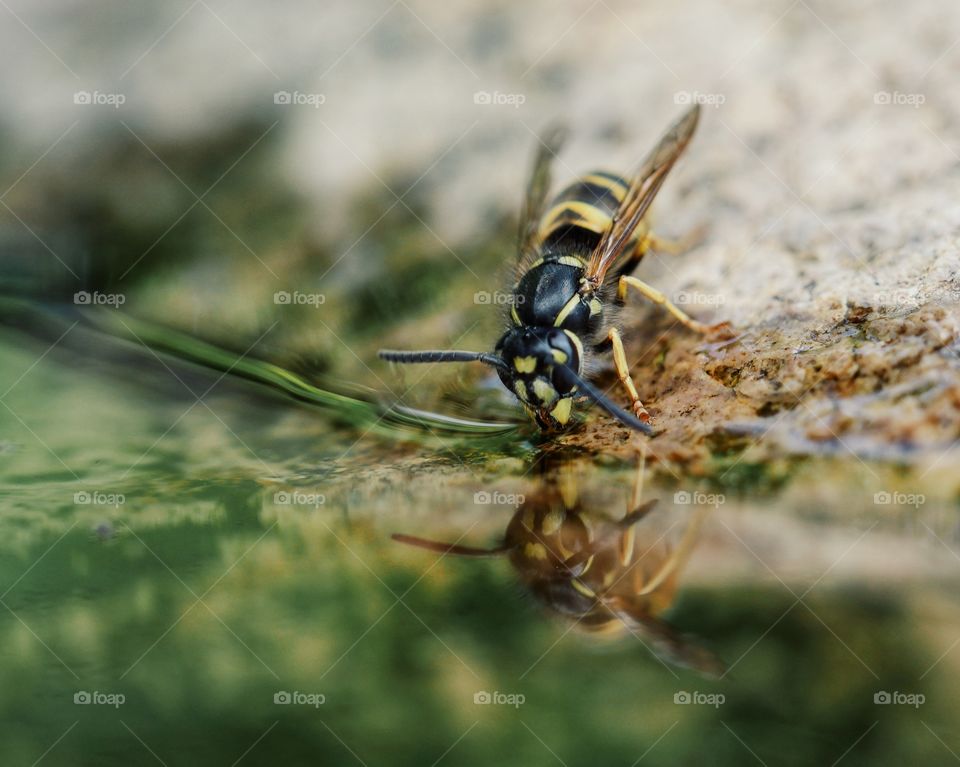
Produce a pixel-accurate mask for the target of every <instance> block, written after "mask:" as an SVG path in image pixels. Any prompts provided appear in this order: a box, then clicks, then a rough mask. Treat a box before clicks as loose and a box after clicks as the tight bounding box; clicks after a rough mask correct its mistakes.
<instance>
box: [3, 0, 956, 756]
mask: <svg viewBox="0 0 960 767" xmlns="http://www.w3.org/2000/svg"><path fill="white" fill-rule="evenodd" d="M0 19H2V20H3V23H2V24H0V57H2V60H3V63H4V65H5V66H4V71H5V72H6V73H7V74H6V76H5V77H4V78H2V80H0V99H2V103H3V104H4V107H5V108H4V109H3V113H2V115H0V150H2V151H0V253H2V257H0V287H2V297H0V528H2V533H3V534H2V535H0V549H2V556H0V607H2V608H3V609H0V638H2V641H0V648H2V649H0V669H2V672H0V673H2V678H3V680H4V684H3V685H2V692H0V726H2V727H3V730H4V737H3V742H4V747H3V750H4V753H5V763H10V764H21V763H23V764H36V763H38V762H39V763H42V764H44V765H48V764H49V765H55V764H63V765H74V764H77V765H79V764H97V765H104V764H140V763H144V764H148V763H153V762H155V761H159V762H160V763H163V764H171V765H172V764H179V763H196V762H201V763H204V764H207V763H209V764H220V763H223V764H236V763H240V764H256V763H268V762H269V763H274V762H276V761H278V760H280V761H285V762H289V763H292V764H297V763H301V762H306V761H307V760H310V761H317V760H321V761H324V762H328V761H329V762H336V763H350V762H358V763H361V764H368V765H375V764H411V765H414V764H437V763H442V764H485V763H490V762H492V761H497V762H504V763H509V764H514V763H516V764H552V763H554V762H559V763H561V764H566V765H578V764H588V763H590V764H592V763H595V762H596V761H597V760H598V759H599V760H601V761H603V762H604V763H610V764H615V763H624V764H636V763H643V764H674V763H684V762H688V761H693V760H703V759H709V760H710V761H711V762H713V763H722V764H742V763H744V762H750V761H752V760H757V761H759V762H761V763H764V764H781V763H786V764H812V763H816V764H820V763H836V762H838V761H842V763H843V764H857V763H870V764H884V763H890V764H900V763H904V762H906V761H909V762H911V763H916V762H919V761H921V760H923V761H924V762H926V763H936V764H939V763H950V762H951V761H952V759H955V758H956V753H960V732H958V731H957V728H956V724H955V722H956V720H957V714H958V709H957V702H956V696H955V695H954V693H953V689H954V687H955V684H954V683H955V680H956V674H957V673H958V671H960V667H958V664H960V650H957V649H956V646H957V645H958V644H960V612H958V609H957V605H956V599H955V594H956V587H957V585H958V580H960V578H958V575H960V569H958V568H960V531H958V526H957V522H956V511H957V502H958V498H960V485H958V483H957V480H956V468H957V452H956V450H955V447H954V446H955V443H956V439H957V436H958V434H960V376H958V360H960V356H958V347H957V310H956V309H957V301H958V298H960V292H958V291H960V288H958V286H957V285H956V280H955V274H956V270H957V255H956V254H957V234H958V231H960V202H958V200H957V195H956V188H957V180H958V175H960V138H958V126H960V103H958V101H957V99H956V96H955V88H954V87H953V86H954V85H955V83H956V78H957V76H958V74H960V72H958V70H960V9H958V7H957V6H955V5H953V4H950V3H947V2H945V0H920V2H918V3H915V4H913V5H911V6H910V7H909V8H907V7H905V6H903V5H902V4H898V3H894V2H892V0H890V1H887V0H864V1H862V2H861V1H859V0H858V1H856V2H850V3H845V4H843V5H842V7H838V6H835V5H831V4H827V3H822V2H808V0H795V1H794V2H787V1H784V2H780V3H776V4H771V3H761V2H757V1H755V0H742V1H741V0H738V1H737V2H734V3H726V4H722V5H719V4H712V3H707V2H704V1H703V0H679V2H672V3H664V2H647V3H637V2H625V1H622V0H597V1H596V2H593V3H592V4H591V3H589V2H587V3H582V4H573V3H571V4H566V5H559V6H558V5H557V4H555V3H554V4H550V3H545V2H533V3H525V4H512V3H506V2H495V1H488V2H481V1H480V0H462V1H458V2H448V3H445V4H443V5H442V7H441V6H439V5H436V4H428V3H423V2H413V1H412V0H395V2H388V1H387V0H384V1H383V2H362V3H348V2H324V3H321V4H310V3H304V2H299V1H296V0H284V1H282V2H278V3H273V4H270V5H269V6H267V5H265V4H257V3H253V2H246V0H243V1H236V0H235V1H234V2H223V1H222V0H196V1H195V2H190V0H178V2H170V3H164V4H145V3H139V4H137V3H134V4H122V5H118V4H116V3H106V2H100V1H99V0H86V1H85V2H83V3H81V2H70V1H69V0H58V1H57V2H53V1H49V2H48V1H46V0H29V1H28V0H0ZM694 102H697V103H701V104H702V105H703V115H702V119H701V123H700V127H699V129H698V134H697V136H696V138H695V140H694V142H693V144H692V145H691V148H690V150H689V152H688V153H687V155H685V157H684V159H683V161H682V162H681V163H680V165H679V166H678V168H677V170H676V171H674V174H673V175H672V176H671V179H670V181H669V182H668V183H667V185H666V186H665V188H664V191H663V193H662V194H661V195H660V197H659V198H658V202H657V206H656V211H655V216H656V218H655V221H656V226H657V228H658V231H660V232H662V233H663V234H665V235H668V236H679V235H682V234H683V233H684V232H687V231H690V230H692V229H694V228H695V227H696V226H698V225H701V224H706V225H707V226H708V235H707V237H706V240H705V241H704V243H703V244H702V245H700V246H699V247H698V248H696V250H695V251H694V252H692V253H690V254H688V255H684V256H678V257H674V256H663V257H659V256H656V255H655V254H654V255H651V257H650V258H649V259H648V262H647V263H645V264H644V266H643V269H644V273H643V275H642V277H643V279H645V280H648V281H650V282H652V283H654V284H656V285H657V286H658V287H661V288H663V289H664V290H665V291H666V292H667V293H668V294H670V295H672V296H674V297H675V300H677V298H676V297H677V296H686V297H688V299H689V301H688V302H689V303H693V304H695V305H694V306H691V307H690V310H691V313H693V314H695V315H696V316H698V317H699V316H703V317H704V318H708V319H711V320H713V319H726V320H729V321H730V322H731V323H733V325H734V326H735V327H737V328H740V329H744V330H745V331H746V334H745V336H744V338H743V339H742V340H741V341H739V342H738V345H737V346H735V347H734V348H731V349H710V350H708V353H707V355H706V357H704V356H703V353H702V350H701V349H700V348H699V346H698V344H699V342H698V341H697V340H696V339H690V338H686V337H684V336H683V334H682V333H678V331H677V329H676V328H673V329H671V327H670V325H669V323H668V322H667V321H666V320H665V319H664V318H662V317H661V316H660V314H658V313H657V312H656V311H655V310H651V309H650V308H649V307H643V306H639V307H637V308H635V309H633V310H631V311H630V312H628V314H627V319H626V320H625V327H626V328H627V329H628V330H630V331H633V332H632V335H630V337H629V338H628V346H629V348H630V349H631V353H632V358H636V359H637V360H638V363H637V364H638V366H639V368H638V371H639V372H640V373H642V375H639V376H638V381H639V382H641V390H642V391H641V393H642V394H643V395H644V399H645V400H647V399H649V400H651V401H652V402H655V403H658V407H659V409H658V410H655V411H654V415H655V417H657V418H658V419H659V420H660V421H661V422H662V423H664V424H666V425H668V427H669V429H668V433H667V434H666V435H665V436H664V438H663V439H661V440H654V441H652V442H651V453H650V455H648V459H647V463H646V464H644V465H646V466H647V468H648V472H647V473H648V476H647V481H646V485H645V488H644V492H645V497H650V498H657V499H658V501H659V503H658V514H659V515H658V516H656V517H651V518H649V519H644V520H643V521H642V522H641V523H640V525H639V526H638V528H637V530H638V540H639V541H641V543H638V544H637V546H638V548H637V552H638V554H637V555H638V556H639V557H640V558H643V557H645V556H647V552H648V551H654V550H656V551H660V550H661V548H663V547H664V546H666V550H667V551H673V550H676V549H677V548H678V547H679V546H680V541H681V540H682V539H683V531H684V530H686V529H688V528H689V526H690V524H691V519H692V516H691V515H692V514H693V513H694V507H697V508H702V509H706V510H710V511H709V514H708V515H707V516H706V519H705V521H704V522H703V524H702V527H701V528H700V530H699V534H698V536H697V545H696V547H695V549H694V550H693V553H692V554H691V555H690V557H689V561H688V562H686V563H685V566H684V567H682V568H681V569H680V572H679V577H678V583H676V582H672V583H671V584H670V588H671V589H673V591H670V592H669V594H668V595H665V596H662V598H659V599H655V600H651V604H653V603H655V605H654V606H650V605H647V602H643V604H644V609H647V608H648V607H649V609H650V610H651V611H652V613H656V615H658V616H659V615H660V612H661V611H663V612H664V615H665V616H666V617H665V618H664V619H665V620H668V621H669V622H670V624H672V625H673V626H674V627H675V629H676V632H677V633H678V635H683V636H688V637H691V641H694V642H695V643H696V644H697V645H698V646H699V645H701V644H702V645H703V646H704V647H705V648H709V651H710V653H711V654H713V655H715V656H716V657H717V658H719V659H720V660H721V661H722V663H723V666H724V669H725V670H724V671H721V672H719V673H715V674H714V675H713V677H712V678H708V677H706V676H704V675H702V674H699V673H697V670H696V669H690V668H684V667H683V664H682V663H679V664H678V663H677V662H676V660H677V659H676V658H673V659H671V658H669V657H665V655H669V653H664V652H662V651H661V650H662V648H660V647H659V646H658V642H657V641H655V639H653V638H652V635H651V634H649V633H646V631H647V629H650V626H651V625H653V624H649V625H647V626H646V628H638V627H637V626H633V627H632V629H631V630H627V631H625V632H623V631H621V633H622V634H624V636H621V637H620V638H619V639H611V640H608V641H602V642H597V641H596V638H595V637H590V636H584V635H583V632H581V631H576V630H573V626H572V624H571V621H570V620H569V619H568V618H563V617H562V616H559V615H557V614H556V610H553V609H550V607H549V605H547V606H545V605H543V604H540V603H538V601H537V600H536V599H535V598H534V597H533V596H532V594H531V591H530V589H529V588H528V587H527V586H528V584H527V585H525V583H526V582H525V581H524V576H523V571H522V569H521V570H519V571H518V569H517V567H516V566H515V564H511V563H510V562H508V561H507V560H506V559H503V558H499V559H496V558H495V559H484V560H467V559H460V558H456V557H452V556H440V555H439V554H437V553H434V552H429V551H425V550H422V549H421V550H418V549H415V548H410V547H404V546H402V545H400V544H398V543H396V542H394V541H391V539H390V536H391V534H392V533H396V532H402V533H407V534H411V535H419V536H425V537H428V538H431V539H435V540H441V541H451V542H453V541H459V542H460V543H461V544H464V545H471V546H492V545H495V544H496V543H497V542H498V541H499V540H501V539H502V538H503V536H504V534H505V532H504V531H505V529H506V528H507V525H508V522H509V521H510V520H511V518H512V517H513V516H514V514H517V513H520V512H518V509H519V510H520V511H521V512H522V511H523V510H524V509H525V508H527V507H525V506H524V503H525V499H530V498H532V499H538V498H539V497H540V495H541V494H542V493H543V488H544V487H545V486H547V487H548V486H550V483H551V482H553V481H554V478H555V476H556V473H557V472H558V471H559V472H565V471H566V470H567V469H565V468H562V467H567V466H574V467H575V468H576V472H575V475H574V476H575V479H574V480H573V484H574V485H576V486H577V487H578V488H579V492H580V493H581V494H582V496H583V498H584V500H583V508H582V509H580V511H578V512H577V513H576V514H574V513H573V512H571V511H570V509H568V508H566V507H562V506H557V503H559V501H557V499H555V498H554V499H553V500H552V501H550V502H549V503H548V504H547V506H546V507H542V508H545V510H547V511H549V510H551V509H554V510H558V511H561V510H562V511H563V513H564V514H566V515H567V517H577V518H578V519H579V514H580V512H581V511H589V512H590V513H591V514H595V515H599V517H600V518H602V519H607V520H617V519H620V518H621V517H622V515H623V514H624V513H625V510H626V509H628V508H629V503H630V502H629V499H630V494H631V492H632V487H633V484H634V482H635V475H636V470H637V464H638V461H639V462H641V463H642V461H641V459H640V458H638V456H637V453H636V450H635V445H634V444H633V443H632V442H629V441H627V440H625V439H623V437H622V435H623V432H622V430H614V431H611V430H610V429H609V428H605V424H604V421H603V420H602V419H594V420H592V421H591V422H590V424H588V426H587V427H585V429H584V430H583V431H581V432H578V433H575V434H573V435H572V436H571V437H569V438H565V439H564V440H561V442H563V444H564V447H565V448H569V449H570V451H571V452H569V453H568V452H562V453H561V454H560V455H559V464H560V466H561V468H560V469H557V468H555V466H556V464H555V463H551V466H552V467H554V468H550V469H547V468H544V466H543V463H542V460H541V459H542V457H543V454H544V453H549V454H552V453H553V452H554V449H555V446H553V445H552V444H550V443H541V442H539V441H538V440H537V437H536V436H535V435H533V434H531V433H530V431H529V430H527V429H525V427H520V428H519V430H518V429H514V428H513V426H512V423H513V421H514V420H516V419H517V416H516V413H515V409H514V407H513V405H512V403H511V402H510V400H509V397H508V396H506V395H505V394H503V393H502V392H500V390H499V388H498V383H497V382H496V381H495V380H491V377H490V376H488V375H487V373H486V371H484V370H473V369H459V366H452V367H456V368H457V369H452V367H448V368H446V369H440V367H436V366H431V368H429V369H426V368H424V369H413V370H407V371H399V370H391V369H390V368H389V367H388V366H386V365H384V364H383V363H381V362H379V361H378V360H377V359H376V350H377V348H379V347H382V346H389V347H394V348H432V347H454V346H455V347H460V348H470V349H488V348H490V347H491V346H492V344H493V342H494V341H495V339H496V337H497V336H498V334H499V333H500V332H501V331H500V329H501V311H502V307H500V306H498V305H497V304H498V299H497V296H498V295H500V294H499V293H498V291H501V290H503V288H504V285H506V284H508V281H509V279H510V276H511V274H512V266H513V263H514V249H515V231H516V225H517V220H516V219H517V213H518V210H519V206H520V201H521V199H522V193H523V186H524V183H525V176H526V172H527V167H528V164H529V162H530V159H531V156H532V153H533V151H534V148H535V147H536V144H537V135H538V134H540V133H541V132H542V131H543V130H544V129H545V128H546V126H548V125H550V124H553V123H555V122H558V121H560V122H565V123H567V124H568V125H569V126H570V127H571V140H570V142H569V144H568V146H567V147H566V148H565V150H564V153H563V155H562V157H561V159H560V161H559V162H558V163H557V166H556V168H555V173H556V177H557V180H558V182H564V181H567V180H569V179H571V178H573V177H574V176H575V175H576V174H577V173H580V172H582V171H584V170H587V169H591V168H595V167H602V168H607V169H612V170H616V171H621V172H623V171H626V170H627V169H629V168H631V167H633V166H634V165H635V164H636V163H637V161H638V160H639V158H640V157H642V155H643V153H644V152H645V151H646V150H647V149H648V148H649V147H650V146H651V145H652V143H653V142H654V141H655V140H656V138H657V137H658V136H659V135H660V133H661V132H662V131H663V130H664V128H665V127H666V126H667V125H668V124H669V123H670V122H671V121H672V120H673V119H674V118H675V116H676V115H678V114H679V113H680V112H681V111H682V110H683V109H685V108H686V107H687V105H689V104H691V103H694ZM690 297H692V298H690ZM679 300H681V301H682V300H683V299H679ZM705 360H706V361H705ZM704 370H706V373H704V372H703V371H704ZM251 381H253V383H251ZM291 397H292V399H291ZM293 399H299V400H301V402H302V403H303V402H305V403H306V404H297V403H295V402H294V401H293ZM794 400H796V401H794ZM394 402H399V403H402V404H403V405H405V406H408V407H411V408H417V409H420V408H423V409H428V410H431V411H437V412H443V413H447V414H450V415H451V416H454V417H458V418H461V419H465V418H471V419H476V420H477V423H476V424H474V425H472V426H469V427H467V426H464V425H463V424H460V423H459V422H458V425H456V427H455V428H454V427H451V428H450V433H449V434H448V433H446V432H444V431H443V428H442V427H443V423H442V422H441V421H432V422H427V425H425V426H424V425H422V424H421V425H420V426H418V427H416V428H400V427H399V426H398V425H397V421H396V419H394V420H390V419H389V418H385V417H384V411H383V409H382V408H383V407H384V403H394ZM315 405H320V407H314V406H315ZM498 424H499V425H498ZM606 426H609V424H607V425H606ZM566 500H568V499H567V498H566V497H565V501H566ZM551 504H552V505H551ZM537 508H541V507H539V506H538V507H537ZM698 524H699V523H698ZM643 541H646V542H647V543H642V542H643ZM651 556H653V555H651ZM658 556H659V555H658ZM664 556H667V555H664ZM668 558H669V557H668ZM647 561H648V562H649V561H650V560H647ZM657 561H659V560H657ZM658 620H659V618H658ZM651 651H653V652H651ZM688 665H689V664H688ZM487 693H489V700H490V701H491V702H490V703H486V702H485V700H486V698H485V697H484V696H485V694H487ZM495 693H499V694H500V696H499V697H497V696H496V695H495ZM478 696H479V697H478ZM520 698H522V701H520ZM121 699H122V700H121ZM508 699H509V701H510V702H505V701H508Z"/></svg>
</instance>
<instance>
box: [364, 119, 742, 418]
mask: <svg viewBox="0 0 960 767" xmlns="http://www.w3.org/2000/svg"><path fill="white" fill-rule="evenodd" d="M699 116H700V107H699V105H694V106H693V107H692V108H691V109H689V110H688V111H687V112H686V113H685V114H684V115H683V116H682V117H681V118H680V119H679V120H678V121H677V122H676V123H675V124H674V125H673V126H672V127H671V128H670V129H669V130H668V131H667V132H666V133H665V134H664V135H663V137H662V138H661V139H660V141H659V142H658V143H657V145H656V146H655V147H654V149H653V151H651V152H650V154H649V155H647V157H646V159H645V160H644V161H643V163H642V164H641V165H640V167H639V169H638V170H637V172H636V173H635V174H634V175H633V177H632V179H631V180H628V179H626V178H623V177H621V176H618V175H616V174H613V173H606V172H599V171H598V172H594V173H589V174H587V175H585V176H583V177H581V178H578V179H576V180H575V181H574V182H573V183H571V184H569V185H568V186H567V187H566V188H564V189H562V190H561V191H560V192H559V193H558V194H557V195H555V196H554V197H553V198H552V199H549V198H548V195H549V190H550V176H551V173H550V165H551V162H552V160H553V158H554V156H555V155H556V154H557V152H558V151H559V150H560V148H561V146H562V144H563V139H564V131H563V130H561V129H554V130H551V131H549V132H548V133H547V134H546V135H545V136H544V137H543V138H541V142H540V143H541V146H540V149H539V151H538V152H537V155H536V159H535V161H534V164H533V170H532V172H531V174H530V179H529V182H528V184H527V194H526V200H525V204H524V210H523V215H522V216H521V221H520V246H519V250H520V258H519V267H518V274H519V278H518V279H517V281H516V284H515V286H514V288H513V301H512V302H511V309H510V327H509V329H508V330H507V331H506V332H505V333H504V334H503V336H502V337H501V338H500V340H499V341H498V342H497V344H496V347H495V348H494V351H493V353H486V352H469V351H453V350H446V351H414V352H406V351H391V350H381V351H380V357H381V358H382V359H385V360H388V361H391V362H404V363H414V362H482V363H484V364H487V365H491V366H493V367H494V368H496V370H497V373H498V374H499V376H500V380H501V381H502V382H503V385H504V386H506V387H507V389H509V390H510V391H511V392H513V393H514V394H515V395H516V396H517V398H518V399H519V400H520V403H521V404H522V405H523V407H524V409H525V410H526V411H527V413H528V414H529V415H530V416H531V417H532V418H533V419H534V420H535V421H536V423H537V425H538V426H540V428H541V429H543V430H544V431H557V430H560V429H563V428H564V427H566V426H567V425H568V424H569V423H570V420H571V410H572V406H573V402H574V399H576V398H585V399H586V400H589V401H591V402H592V403H594V404H596V405H598V406H599V407H601V408H603V409H604V410H605V411H606V412H607V413H609V414H610V415H611V416H613V417H614V418H615V419H616V420H618V421H619V422H620V423H622V424H624V425H626V426H629V427H631V428H633V429H636V430H638V431H641V432H643V433H645V434H652V433H653V430H652V428H651V426H650V424H649V420H650V416H649V414H648V413H647V410H646V408H644V406H643V403H642V402H641V401H640V396H639V394H638V393H637V388H636V386H635V385H634V383H633V380H632V378H631V377H630V367H629V364H628V363H627V357H626V353H625V351H624V347H623V340H622V337H621V333H620V330H619V329H618V328H617V327H616V324H615V322H614V319H615V317H614V316H613V315H615V314H616V309H617V308H619V307H620V306H622V305H623V303H624V301H625V300H626V294H627V291H628V290H629V289H630V288H634V289H635V290H637V291H638V292H639V293H640V294H641V295H643V296H645V297H646V298H648V299H650V300H651V301H653V302H654V303H656V304H659V305H661V306H662V307H663V308H664V309H666V310H667V311H668V312H670V314H672V315H673V316H674V317H675V318H676V319H677V320H678V321H679V322H680V323H682V324H683V325H684V326H686V327H687V328H690V329H691V330H694V331H696V332H698V333H705V332H708V331H712V330H717V329H720V328H725V327H726V324H725V323H721V324H719V325H713V326H707V325H704V324H703V323H700V322H697V321H696V320H694V319H693V318H691V317H690V316H688V315H687V314H686V313H685V312H683V311H682V310H681V309H680V308H679V307H677V306H675V305H674V304H673V303H671V302H670V301H669V300H668V299H667V297H666V296H665V295H664V294H663V293H661V292H660V291H659V290H657V289H656V288H654V287H653V286H651V285H648V284H647V283H645V282H643V281H641V280H639V279H637V278H636V277H634V276H632V272H633V271H634V269H635V268H636V266H637V264H639V263H640V260H641V259H642V258H643V256H644V255H645V254H646V252H647V251H648V250H650V249H654V250H659V251H662V252H679V251H680V250H683V249H684V247H685V245H684V243H683V241H669V240H664V239H661V238H659V237H657V236H656V235H655V234H654V233H653V232H652V231H651V230H650V227H649V224H648V222H647V220H646V214H647V211H648V209H649V207H650V204H651V203H652V202H653V199H654V197H656V195H657V193H658V192H659V191H660V187H661V186H663V182H664V180H665V179H666V177H667V174H668V173H669V172H670V169H671V168H673V166H674V164H675V163H676V161H677V159H678V158H679V157H680V155H682V154H683V152H684V150H685V149H686V148H687V145H688V144H689V143H690V139H691V138H692V136H693V132H694V130H695V129H696V127H697V121H698V119H699ZM548 199H549V203H548ZM614 267H616V268H614ZM606 350H611V351H612V353H613V362H614V367H615V368H616V372H617V377H618V378H619V380H620V383H621V384H622V386H623V388H624V389H625V390H626V393H627V395H628V396H629V397H630V401H631V404H632V411H633V412H632V413H630V412H627V411H626V410H624V409H622V408H620V407H619V406H618V405H616V404H615V403H614V402H612V401H611V400H610V399H609V398H608V397H607V396H606V395H605V394H604V393H603V392H601V391H599V390H598V389H597V388H596V387H595V386H594V385H593V384H592V383H590V382H589V381H588V380H586V378H585V377H584V371H585V370H587V369H589V368H590V355H591V354H594V353H597V352H602V351H606Z"/></svg>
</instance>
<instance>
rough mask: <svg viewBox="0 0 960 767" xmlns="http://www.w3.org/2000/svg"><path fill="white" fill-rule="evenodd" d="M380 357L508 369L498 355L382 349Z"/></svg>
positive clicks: (405, 361)
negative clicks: (467, 363)
mask: <svg viewBox="0 0 960 767" xmlns="http://www.w3.org/2000/svg"><path fill="white" fill-rule="evenodd" d="M378 355H379V357H380V359H382V360H387V362H403V363H407V364H412V363H418V362H482V363H483V364H484V365H492V366H493V367H497V368H506V367H507V363H506V362H504V361H503V360H502V359H500V358H499V357H498V356H497V355H496V354H488V353H486V352H462V351H456V350H453V349H447V350H436V351H420V352H399V351H394V350H393V349H381V350H380V351H379V352H378Z"/></svg>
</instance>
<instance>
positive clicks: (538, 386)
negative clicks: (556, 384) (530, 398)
mask: <svg viewBox="0 0 960 767" xmlns="http://www.w3.org/2000/svg"><path fill="white" fill-rule="evenodd" d="M533 393H534V394H535V395H536V397H537V401H539V402H541V403H543V404H544V405H549V404H550V403H551V402H553V401H554V400H555V399H556V398H557V397H558V396H559V395H558V394H557V390H556V389H554V388H553V386H551V385H550V384H549V383H547V382H546V381H544V380H543V379H542V378H536V379H534V381H533Z"/></svg>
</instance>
